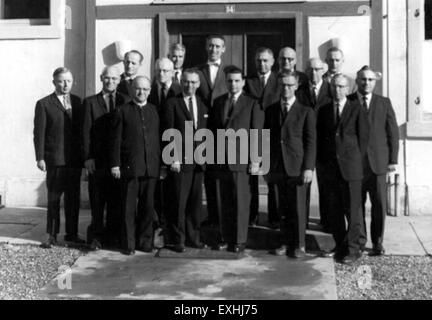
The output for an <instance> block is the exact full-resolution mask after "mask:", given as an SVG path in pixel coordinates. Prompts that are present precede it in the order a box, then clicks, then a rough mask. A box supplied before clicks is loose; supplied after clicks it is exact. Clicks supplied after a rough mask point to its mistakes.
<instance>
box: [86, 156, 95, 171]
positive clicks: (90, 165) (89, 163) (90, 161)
mask: <svg viewBox="0 0 432 320" xmlns="http://www.w3.org/2000/svg"><path fill="white" fill-rule="evenodd" d="M84 167H85V168H86V169H87V171H88V173H89V174H93V173H94V172H95V171H96V165H95V161H94V159H88V160H87V161H86V162H84Z"/></svg>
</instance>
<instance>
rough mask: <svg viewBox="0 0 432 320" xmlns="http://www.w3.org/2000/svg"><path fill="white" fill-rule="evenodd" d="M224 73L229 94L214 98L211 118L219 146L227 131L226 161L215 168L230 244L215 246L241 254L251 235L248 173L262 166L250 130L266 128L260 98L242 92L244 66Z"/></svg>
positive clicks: (223, 227) (223, 226)
mask: <svg viewBox="0 0 432 320" xmlns="http://www.w3.org/2000/svg"><path fill="white" fill-rule="evenodd" d="M225 74H226V76H225V77H226V87H227V89H228V93H226V94H224V95H222V96H220V97H219V98H217V99H216V100H215V102H214V106H213V109H211V115H210V119H209V126H210V128H211V130H212V131H213V134H214V135H215V136H217V137H218V143H217V145H219V144H220V141H219V136H218V131H220V130H222V132H225V134H224V135H223V139H224V140H223V141H224V144H223V146H224V148H225V159H224V160H225V161H224V164H220V163H219V161H218V164H216V165H214V166H213V170H214V171H215V174H216V182H217V185H219V186H220V194H221V206H222V208H221V215H222V216H221V221H220V226H221V229H220V230H221V233H222V237H223V240H224V241H226V242H227V244H228V246H227V245H226V243H220V244H218V245H217V246H216V249H217V250H223V249H225V248H226V247H228V250H229V251H232V252H236V253H240V252H243V251H244V250H245V248H246V243H247V235H248V223H249V204H250V186H249V180H250V178H249V174H258V172H259V167H260V163H259V162H256V161H253V160H252V159H251V157H250V153H249V152H248V151H249V145H250V146H251V147H256V146H258V141H256V139H259V138H258V137H256V135H253V134H251V133H250V130H251V129H258V130H261V129H262V128H263V124H264V112H263V111H262V109H261V107H260V105H259V103H258V101H256V100H255V99H253V98H252V97H249V96H247V95H245V94H244V93H243V87H244V85H245V80H244V76H243V72H242V70H241V69H239V68H237V67H234V66H230V67H227V68H226V69H225ZM226 138H227V139H226ZM238 138H240V139H238ZM238 140H240V141H238ZM233 142H234V143H233ZM249 142H250V144H249ZM233 145H234V148H233ZM216 151H217V150H216ZM217 154H218V153H217V152H215V155H217ZM233 158H234V159H233ZM218 160H220V159H218Z"/></svg>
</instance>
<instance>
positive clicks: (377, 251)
mask: <svg viewBox="0 0 432 320" xmlns="http://www.w3.org/2000/svg"><path fill="white" fill-rule="evenodd" d="M383 255H385V250H384V248H378V247H373V249H372V251H371V252H369V256H370V257H379V256H383Z"/></svg>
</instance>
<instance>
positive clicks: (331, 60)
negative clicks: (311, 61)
mask: <svg viewBox="0 0 432 320" xmlns="http://www.w3.org/2000/svg"><path fill="white" fill-rule="evenodd" d="M325 60H326V63H327V65H328V71H327V72H326V73H325V74H324V76H323V79H324V81H325V82H327V83H328V84H331V81H332V79H333V77H334V76H335V75H337V74H339V73H343V66H344V63H345V55H344V53H343V51H342V49H340V48H338V47H331V48H330V49H328V50H327V54H326V59H325ZM345 77H346V78H347V79H348V86H349V89H348V90H349V91H348V93H353V92H355V91H356V84H355V81H354V79H352V78H351V77H349V76H345Z"/></svg>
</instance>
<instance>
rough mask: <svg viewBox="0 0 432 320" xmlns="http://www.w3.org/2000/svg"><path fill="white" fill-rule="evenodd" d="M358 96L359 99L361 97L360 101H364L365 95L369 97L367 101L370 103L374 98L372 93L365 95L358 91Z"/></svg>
mask: <svg viewBox="0 0 432 320" xmlns="http://www.w3.org/2000/svg"><path fill="white" fill-rule="evenodd" d="M357 97H358V99H359V101H360V102H363V97H366V98H367V102H368V103H370V102H371V100H372V93H369V94H365V95H363V94H361V93H360V92H358V91H357Z"/></svg>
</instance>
